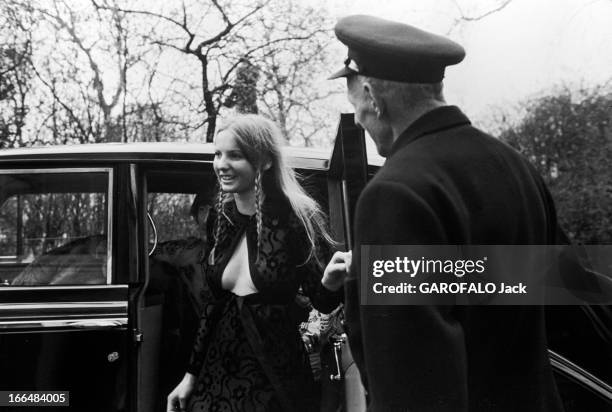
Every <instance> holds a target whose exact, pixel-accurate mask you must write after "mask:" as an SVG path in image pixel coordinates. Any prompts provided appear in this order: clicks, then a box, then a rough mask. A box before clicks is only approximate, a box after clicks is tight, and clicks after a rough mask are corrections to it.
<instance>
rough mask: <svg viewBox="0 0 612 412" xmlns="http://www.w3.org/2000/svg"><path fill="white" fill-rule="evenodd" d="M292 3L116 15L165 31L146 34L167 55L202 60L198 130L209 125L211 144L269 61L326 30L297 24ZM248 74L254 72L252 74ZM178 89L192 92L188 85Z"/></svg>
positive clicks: (270, 0)
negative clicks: (226, 114)
mask: <svg viewBox="0 0 612 412" xmlns="http://www.w3.org/2000/svg"><path fill="white" fill-rule="evenodd" d="M287 4H293V6H292V7H295V4H297V3H296V2H295V1H293V2H291V1H290V2H283V1H281V0H262V1H258V2H253V1H235V0H234V1H228V0H225V1H222V0H208V1H204V0H202V1H197V2H193V3H189V4H185V3H183V4H182V6H181V7H180V8H175V9H170V10H168V11H166V12H163V13H162V12H161V11H159V12H158V11H152V10H150V9H147V10H144V9H134V8H128V7H115V8H114V9H113V10H115V11H119V12H121V13H124V14H130V15H132V16H133V17H135V18H140V19H141V24H140V25H141V26H145V27H146V26H151V25H156V26H158V27H162V28H163V29H162V30H158V31H157V32H156V33H154V34H151V33H147V34H145V35H144V36H145V38H146V39H147V40H149V41H150V42H151V43H152V44H154V45H157V46H159V47H160V50H161V51H162V52H168V51H174V52H178V53H180V54H182V55H187V56H193V58H194V59H196V60H197V62H198V65H199V88H200V92H201V96H200V99H199V100H200V103H199V105H198V111H199V112H200V113H201V114H203V115H204V116H203V117H204V119H203V121H201V122H199V123H198V124H196V125H195V127H196V128H199V127H203V126H206V141H212V138H213V136H214V133H215V129H216V124H217V118H218V116H219V114H220V112H221V110H222V109H223V107H225V106H226V105H230V106H231V105H233V104H235V103H236V102H235V101H234V100H235V99H236V98H237V97H240V96H241V97H240V98H249V97H248V96H246V95H245V93H248V89H249V87H250V88H251V91H252V89H253V85H257V83H258V78H257V77H258V76H257V75H255V73H256V72H257V73H258V70H260V69H261V70H264V66H265V65H264V64H263V63H264V62H263V59H265V58H267V57H269V56H271V55H272V54H274V53H275V51H276V50H279V49H283V48H284V47H285V46H286V45H287V44H289V43H292V42H298V41H305V40H309V39H311V38H313V37H315V36H316V35H317V33H320V32H322V31H323V29H321V28H320V23H321V22H320V21H318V22H314V20H310V23H316V24H315V25H314V26H313V27H316V28H315V29H310V30H305V27H304V24H295V23H296V20H297V19H299V17H303V16H300V15H299V14H293V13H291V12H288V13H281V12H279V11H280V10H288V8H287ZM96 6H97V7H98V8H99V9H109V6H107V5H104V4H100V3H96ZM330 27H331V26H330ZM247 61H248V62H249V64H248V65H245V64H246V63H245V62H247ZM245 69H248V71H250V73H246V72H245ZM244 74H248V76H247V77H249V78H250V79H249V82H250V86H249V83H248V82H247V83H245V82H244V78H243V77H244V76H242V75H244ZM241 76H242V77H241ZM267 79H268V82H269V80H270V77H269V76H268V77H267ZM173 80H179V79H173ZM180 80H183V79H180ZM176 85H178V86H179V87H185V88H188V87H189V86H187V85H184V84H182V82H178V83H176ZM245 86H248V87H246V88H245ZM257 87H258V88H259V85H257ZM259 95H260V96H261V93H259ZM250 99H251V100H252V96H251V97H250ZM247 100H248V99H247ZM249 105H250V108H249V109H248V110H249V111H254V110H255V105H254V104H253V102H252V101H251V103H249ZM242 109H245V107H243V108H242ZM242 109H241V110H242Z"/></svg>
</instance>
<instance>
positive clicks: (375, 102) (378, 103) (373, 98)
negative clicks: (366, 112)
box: [363, 80, 385, 119]
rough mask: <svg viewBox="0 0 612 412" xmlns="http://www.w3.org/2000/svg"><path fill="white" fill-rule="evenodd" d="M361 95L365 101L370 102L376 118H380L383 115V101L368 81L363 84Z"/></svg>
mask: <svg viewBox="0 0 612 412" xmlns="http://www.w3.org/2000/svg"><path fill="white" fill-rule="evenodd" d="M363 93H364V96H365V98H366V100H367V101H369V102H370V105H371V106H372V110H374V112H375V113H376V117H378V118H379V119H380V117H381V116H382V115H383V113H385V101H384V99H382V97H381V96H380V95H379V94H378V93H377V92H376V90H375V89H374V88H373V87H372V83H370V82H369V81H368V80H366V81H364V82H363Z"/></svg>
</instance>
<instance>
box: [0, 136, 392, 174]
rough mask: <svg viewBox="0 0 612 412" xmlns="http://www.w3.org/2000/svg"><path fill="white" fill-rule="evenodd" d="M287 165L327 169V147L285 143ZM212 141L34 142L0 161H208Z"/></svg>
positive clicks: (378, 162) (377, 161) (377, 162)
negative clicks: (64, 143)
mask: <svg viewBox="0 0 612 412" xmlns="http://www.w3.org/2000/svg"><path fill="white" fill-rule="evenodd" d="M283 150H284V151H285V153H286V154H287V157H288V163H289V165H290V166H291V167H294V168H298V169H316V170H327V169H329V161H330V158H331V150H329V149H319V148H305V147H293V146H286V147H285V148H284V149H283ZM213 155H214V145H213V144H212V143H183V142H139V143H88V144H75V145H62V146H36V147H25V148H17V149H3V150H0V163H2V162H18V163H21V162H25V161H37V162H45V161H52V162H55V161H80V160H103V161H125V162H127V161H149V160H151V161H156V160H170V161H172V160H175V161H189V160H192V161H211V160H212V158H213ZM383 162H384V159H383V158H382V157H380V156H378V158H377V156H370V155H369V156H368V163H370V164H371V165H374V166H382V163H383Z"/></svg>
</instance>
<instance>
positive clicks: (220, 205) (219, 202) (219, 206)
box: [209, 188, 225, 265]
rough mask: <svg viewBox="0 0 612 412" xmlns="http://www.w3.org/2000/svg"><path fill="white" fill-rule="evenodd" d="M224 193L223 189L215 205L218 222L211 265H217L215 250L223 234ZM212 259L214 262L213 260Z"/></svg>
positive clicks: (218, 193) (219, 192)
mask: <svg viewBox="0 0 612 412" xmlns="http://www.w3.org/2000/svg"><path fill="white" fill-rule="evenodd" d="M224 197H225V196H224V193H223V190H222V189H221V188H219V191H218V192H217V202H216V204H215V211H216V212H217V220H216V221H215V239H214V241H215V243H214V244H213V248H212V250H211V251H210V258H209V263H211V264H213V265H214V264H215V250H216V249H217V243H218V242H219V236H220V234H221V215H222V213H223V199H224ZM211 259H212V260H211Z"/></svg>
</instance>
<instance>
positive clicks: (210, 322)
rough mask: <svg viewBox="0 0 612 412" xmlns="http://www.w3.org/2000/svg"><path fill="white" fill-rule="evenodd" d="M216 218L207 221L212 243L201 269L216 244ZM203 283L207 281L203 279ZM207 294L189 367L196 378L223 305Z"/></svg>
mask: <svg viewBox="0 0 612 412" xmlns="http://www.w3.org/2000/svg"><path fill="white" fill-rule="evenodd" d="M216 218H217V216H216V213H214V214H213V213H210V214H209V215H208V219H207V221H206V230H207V233H208V239H209V240H210V241H209V242H207V247H206V248H205V250H204V253H203V254H202V257H201V261H200V262H199V264H200V265H201V267H205V265H207V264H208V263H207V260H208V255H209V254H210V251H211V249H212V244H213V243H214V238H213V230H214V229H213V228H214V226H215V222H216ZM205 272H206V271H205V270H203V273H205ZM203 281H205V280H204V279H203ZM206 292H207V293H205V296H202V311H201V315H200V325H199V327H198V331H197V333H196V337H195V342H194V344H193V349H192V351H191V357H190V359H189V363H188V365H187V372H189V373H191V374H192V375H196V376H197V375H199V373H200V370H201V369H202V365H203V363H204V357H205V356H206V352H207V350H208V346H209V344H210V339H211V335H212V331H213V330H214V327H215V326H216V318H217V316H218V312H219V310H220V307H221V304H222V302H220V301H216V300H214V299H213V297H212V294H211V293H210V290H209V289H208V288H206Z"/></svg>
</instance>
